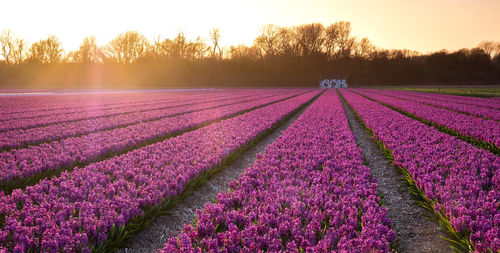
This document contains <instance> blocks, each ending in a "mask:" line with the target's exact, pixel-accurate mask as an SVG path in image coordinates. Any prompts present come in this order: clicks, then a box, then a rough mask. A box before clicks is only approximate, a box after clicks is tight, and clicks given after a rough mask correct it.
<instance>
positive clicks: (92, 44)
mask: <svg viewBox="0 0 500 253" xmlns="http://www.w3.org/2000/svg"><path fill="white" fill-rule="evenodd" d="M69 55H70V57H69V58H70V59H71V61H73V62H76V63H99V62H101V61H102V52H101V50H100V49H99V46H97V43H96V41H95V37H94V36H90V37H86V38H84V39H83V42H82V44H81V45H80V47H79V48H78V50H77V51H75V52H71V53H70V54H69Z"/></svg>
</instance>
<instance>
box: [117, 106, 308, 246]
mask: <svg viewBox="0 0 500 253" xmlns="http://www.w3.org/2000/svg"><path fill="white" fill-rule="evenodd" d="M313 103H314V101H313V102H312V103H311V104H313ZM311 104H309V105H307V106H305V107H304V108H302V109H301V110H300V111H298V112H297V113H296V114H295V115H293V116H292V117H291V118H290V119H288V120H287V121H285V122H283V123H282V124H281V125H280V126H279V127H278V128H277V129H276V130H274V131H273V132H272V133H270V134H269V135H267V136H266V137H264V138H263V139H262V140H261V141H259V142H258V143H257V144H255V145H254V146H253V147H251V148H250V149H248V150H247V151H246V152H245V153H244V154H243V155H241V156H240V157H238V158H237V159H236V160H235V161H233V162H232V163H231V165H229V167H227V168H226V169H224V170H222V171H220V172H218V173H217V174H215V175H214V176H213V177H212V178H210V179H209V180H207V182H206V183H205V184H204V185H202V186H201V187H199V188H198V189H196V190H195V191H194V192H193V193H192V194H191V195H190V196H188V197H187V198H186V199H185V200H184V201H182V202H181V203H180V204H179V205H178V206H176V207H174V208H172V209H170V210H169V214H170V215H165V216H161V217H159V218H158V219H156V220H155V221H154V222H152V223H151V224H150V225H149V226H148V227H146V228H145V229H143V230H142V231H141V232H139V234H137V235H136V236H135V237H134V238H133V239H132V240H131V241H130V242H128V243H127V245H125V247H124V248H122V249H119V250H118V251H117V252H120V253H128V252H139V253H146V252H147V253H150V252H154V251H156V250H158V249H160V248H162V247H163V246H164V244H165V243H166V241H167V240H168V239H169V238H170V237H173V236H176V235H177V234H178V233H180V232H181V231H182V229H183V228H184V224H191V223H193V220H194V219H195V218H196V210H197V209H202V208H203V207H204V206H205V204H206V203H208V202H210V201H211V200H212V199H215V198H216V196H217V193H218V192H221V191H227V190H229V187H228V183H229V182H231V181H233V180H235V179H237V178H238V177H239V176H240V175H241V174H242V173H243V172H244V170H245V168H248V167H250V166H252V164H253V163H254V162H255V160H256V159H257V154H258V153H262V152H264V151H265V150H266V147H267V146H268V145H269V144H271V143H273V142H274V141H275V140H276V139H277V138H278V137H279V136H280V135H281V132H283V131H284V130H286V129H287V128H288V127H289V126H290V125H291V124H292V123H293V122H294V121H295V120H296V119H297V118H298V117H299V116H300V115H302V113H304V112H305V111H306V110H307V108H309V106H311ZM263 120H264V119H263Z"/></svg>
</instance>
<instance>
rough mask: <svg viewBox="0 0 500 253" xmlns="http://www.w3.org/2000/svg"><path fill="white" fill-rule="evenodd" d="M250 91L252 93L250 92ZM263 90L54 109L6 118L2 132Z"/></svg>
mask: <svg viewBox="0 0 500 253" xmlns="http://www.w3.org/2000/svg"><path fill="white" fill-rule="evenodd" d="M248 93H250V94H248ZM262 94H263V92H262V91H260V92H258V91H257V92H247V93H242V92H239V93H230V92H228V93H227V94H225V96H215V97H213V96H211V95H205V96H193V98H191V97H190V96H182V97H181V96H178V97H175V98H168V97H166V98H165V99H164V100H160V101H148V102H146V103H140V104H131V105H120V106H116V107H108V108H105V109H103V108H102V107H100V108H99V109H97V110H96V109H95V107H84V108H77V109H74V112H66V111H64V112H63V111H61V110H56V111H52V114H51V115H43V116H39V117H30V118H26V117H23V118H17V119H12V118H10V119H5V120H4V122H3V124H2V125H0V132H5V131H8V130H14V129H28V128H35V127H40V126H46V125H52V124H57V123H64V122H78V123H79V124H85V121H84V120H89V119H96V118H103V117H112V116H119V115H121V114H135V115H139V114H140V113H142V112H147V111H153V110H161V109H167V108H173V107H179V106H188V105H194V104H198V103H208V102H217V101H225V100H233V99H250V98H251V97H259V96H262Z"/></svg>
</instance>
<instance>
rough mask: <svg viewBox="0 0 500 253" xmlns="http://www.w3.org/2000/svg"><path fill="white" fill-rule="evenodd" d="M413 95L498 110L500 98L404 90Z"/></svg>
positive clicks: (499, 108)
mask: <svg viewBox="0 0 500 253" xmlns="http://www.w3.org/2000/svg"><path fill="white" fill-rule="evenodd" d="M405 93H407V94H409V95H412V96H414V97H423V98H429V99H434V100H438V101H447V102H454V103H458V104H466V105H476V106H482V107H487V108H491V109H497V110H500V100H499V99H498V98H495V97H492V98H480V97H467V96H458V95H447V94H435V93H422V92H416V91H413V92H410V91H408V92H405Z"/></svg>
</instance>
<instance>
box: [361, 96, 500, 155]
mask: <svg viewBox="0 0 500 253" xmlns="http://www.w3.org/2000/svg"><path fill="white" fill-rule="evenodd" d="M356 92H357V93H359V94H362V95H364V96H367V97H369V98H371V99H374V100H376V101H379V102H382V103H384V104H387V105H390V106H393V107H396V108H398V109H401V110H403V111H406V112H408V113H410V114H413V115H415V116H417V117H419V118H421V119H424V120H427V121H431V122H434V123H436V124H438V125H440V126H444V127H448V128H450V129H452V130H455V131H458V132H459V133H460V134H461V135H463V136H470V137H473V138H476V139H478V140H481V141H484V142H488V143H491V144H493V145H495V146H496V147H500V123H499V122H497V121H494V120H487V119H482V118H478V117H474V116H470V115H466V114H462V113H458V112H454V111H450V110H446V109H442V108H436V107H433V106H429V105H425V104H421V103H417V102H412V101H408V100H401V99H397V98H394V97H390V96H385V95H380V94H375V93H371V92H365V91H356Z"/></svg>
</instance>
